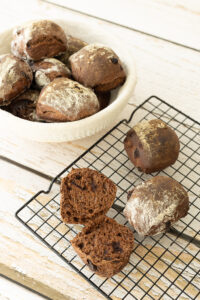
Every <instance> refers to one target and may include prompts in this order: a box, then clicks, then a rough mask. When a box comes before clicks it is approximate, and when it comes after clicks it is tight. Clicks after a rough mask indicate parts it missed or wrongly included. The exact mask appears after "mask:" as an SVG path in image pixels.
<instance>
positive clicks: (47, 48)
mask: <svg viewBox="0 0 200 300" xmlns="http://www.w3.org/2000/svg"><path fill="white" fill-rule="evenodd" d="M66 45H67V39H66V36H65V33H64V31H63V29H62V28H61V27H60V26H59V25H57V24H56V23H54V22H52V21H50V20H41V21H35V22H32V23H30V24H27V25H25V26H23V27H18V28H16V29H15V30H14V32H13V40H12V42H11V51H12V53H13V54H14V55H15V56H18V57H20V58H23V59H25V60H33V61H37V60H40V59H42V58H45V57H54V56H56V55H60V54H62V53H64V52H65V51H66V49H67V47H66Z"/></svg>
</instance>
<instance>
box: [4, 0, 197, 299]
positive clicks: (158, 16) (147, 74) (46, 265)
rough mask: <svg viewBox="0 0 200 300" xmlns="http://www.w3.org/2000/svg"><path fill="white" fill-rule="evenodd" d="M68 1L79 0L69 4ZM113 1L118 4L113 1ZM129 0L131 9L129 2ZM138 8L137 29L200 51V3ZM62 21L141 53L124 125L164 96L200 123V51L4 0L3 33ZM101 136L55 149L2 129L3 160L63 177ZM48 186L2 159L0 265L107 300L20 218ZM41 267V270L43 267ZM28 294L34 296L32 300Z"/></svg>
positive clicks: (70, 292)
mask: <svg viewBox="0 0 200 300" xmlns="http://www.w3.org/2000/svg"><path fill="white" fill-rule="evenodd" d="M65 2H66V3H69V2H70V3H72V1H67V0H66V1H65ZM73 3H76V1H73ZM81 3H82V4H81ZM83 3H84V4H83ZM92 3H93V4H94V3H95V5H96V3H97V4H98V3H100V2H99V1H92ZM101 3H103V2H101ZM106 3H107V4H108V5H110V4H109V1H106ZM112 3H114V1H112ZM121 3H123V4H122V7H123V8H124V1H122V2H121ZM131 4H132V5H133V8H132V9H131V14H129V15H130V17H131V21H132V26H134V27H135V28H137V29H139V30H143V31H147V32H150V33H152V34H155V35H159V36H162V37H163V38H170V39H173V40H175V41H176V42H178V43H182V44H188V45H190V46H191V47H192V46H193V47H195V48H199V45H200V38H199V37H200V17H199V15H200V2H199V0H163V1H159V0H148V1H147V0H137V1H136V0H132V1H131ZM78 5H84V7H83V8H85V6H86V1H79V4H78ZM89 9H90V8H89ZM96 12H98V13H99V14H101V15H102V14H104V12H105V9H103V10H100V9H98V10H96ZM108 12H109V15H110V16H111V17H110V18H113V12H112V10H108V9H107V10H106V14H107V13H108ZM121 12H123V14H122V13H121ZM121 16H122V17H123V18H124V16H126V15H125V13H124V10H123V9H122V10H120V14H119V17H121ZM55 17H57V18H60V17H63V18H68V17H70V18H71V17H73V18H74V19H78V20H79V21H81V20H87V21H88V20H92V22H97V23H98V24H99V25H100V26H101V27H102V29H103V30H106V31H108V32H109V33H112V34H114V35H115V36H116V37H118V38H119V39H120V40H123V41H125V42H124V46H125V47H129V48H130V49H131V51H132V53H133V54H134V57H135V60H136V64H137V70H138V83H137V86H136V90H135V93H134V94H133V95H132V96H131V97H130V99H129V103H128V105H127V106H126V108H125V109H124V111H123V112H122V113H121V114H120V115H118V116H116V122H118V121H119V120H121V119H122V118H124V117H126V118H127V116H129V115H130V112H131V111H132V110H133V109H134V108H135V107H136V106H137V105H139V104H141V103H142V102H143V101H144V100H145V99H146V98H147V97H149V96H151V95H152V94H156V95H157V96H160V97H161V98H163V99H164V100H166V101H167V102H168V103H170V104H171V105H174V106H175V107H177V108H178V109H180V110H182V111H183V112H185V113H186V114H189V115H190V116H191V117H193V118H194V119H197V120H199V119H200V83H199V79H200V54H199V53H198V52H195V51H191V50H188V49H186V48H183V47H179V46H176V45H173V44H170V43H167V42H164V41H161V40H158V39H156V38H153V37H149V36H145V35H142V34H140V33H137V32H134V31H131V30H128V29H125V28H122V27H120V26H116V25H113V24H108V23H106V22H103V21H100V20H95V19H93V18H90V17H87V16H84V15H81V14H78V13H75V12H72V11H70V10H64V9H59V8H56V7H55V6H54V5H50V4H46V3H43V2H41V1H36V0H30V1H25V0H19V1H13V0H1V9H0V29H1V30H4V29H6V28H7V27H10V26H14V24H18V23H21V22H23V21H25V20H30V19H34V18H55ZM114 17H116V16H114ZM127 20H128V18H127ZM147 20H149V21H147ZM158 21H159V23H158ZM103 133H105V132H103ZM103 133H102V134H103ZM99 136H100V135H95V136H92V137H91V138H87V139H82V140H78V141H75V142H72V143H59V144H56V145H55V144H51V143H35V142H30V141H27V140H25V139H22V138H18V137H17V136H15V135H12V134H9V133H8V132H7V131H6V130H5V131H1V132H0V155H4V156H6V157H8V158H9V159H11V160H14V161H17V162H18V163H21V164H23V165H25V166H27V167H30V168H33V169H35V170H37V171H39V172H44V173H45V174H48V175H50V176H55V175H56V174H57V173H59V172H60V171H61V170H62V169H63V168H64V167H66V166H67V165H68V164H69V163H71V162H72V161H73V160H74V159H75V158H77V157H78V156H79V155H80V154H81V153H82V152H83V151H85V150H86V149H87V148H88V147H89V146H90V145H91V144H92V143H94V142H95V141H96V140H97V139H98V138H99ZM48 184H49V182H48V181H47V180H44V179H42V178H41V177H39V176H37V175H35V174H33V173H30V172H28V171H25V170H23V169H20V168H18V167H15V166H13V165H12V164H9V163H7V162H4V161H2V160H0V265H1V264H5V266H6V267H7V269H9V268H10V267H11V268H13V271H14V273H15V280H19V281H20V280H21V281H23V278H24V272H25V273H26V276H28V277H29V278H31V279H33V280H35V281H36V280H37V281H38V282H40V284H41V285H42V284H46V285H47V286H48V288H49V290H51V288H52V287H54V288H55V290H56V292H62V295H64V296H63V299H67V297H69V296H70V297H72V298H73V299H78V300H80V295H81V297H82V298H81V299H87V300H88V299H92V300H94V298H95V299H98V297H99V299H102V297H100V296H99V294H98V293H97V292H96V291H95V289H93V288H92V287H91V286H90V285H88V284H87V283H86V282H85V281H83V280H81V279H80V278H79V277H78V276H76V274H75V273H74V272H72V270H71V269H70V268H69V267H67V266H66V264H64V263H63V262H61V261H60V260H59V258H58V257H56V256H55V255H54V254H53V253H52V251H50V250H49V249H48V248H47V247H45V246H44V245H43V244H41V243H40V241H38V240H37V239H36V238H35V237H33V235H32V234H31V233H30V232H29V231H27V230H25V228H24V227H23V226H22V225H21V224H20V223H19V222H18V221H17V220H16V219H15V218H14V213H15V211H16V210H17V209H18V208H19V207H20V206H21V205H23V204H24V203H25V202H26V201H27V200H28V199H29V198H30V197H31V196H32V195H34V194H35V193H36V192H37V191H38V190H40V189H41V188H46V187H47V186H48ZM18 251H19V253H20V256H19V253H18ZM24 258H26V259H24ZM38 264H39V267H40V269H37V267H38ZM14 266H15V267H14ZM16 266H17V268H16ZM41 266H42V267H41ZM7 269H6V270H7ZM63 278H67V281H66V283H65V285H63V280H62V279H63ZM2 282H4V283H3V285H2V286H4V288H1V297H4V298H3V299H7V298H8V299H9V297H11V296H10V295H9V293H10V290H12V289H14V290H15V288H14V287H15V285H13V284H12V283H10V282H7V280H3V281H0V287H1V284H2ZM17 290H18V289H16V291H17ZM20 293H21V294H19V295H20V297H18V298H15V300H18V299H19V300H21V299H23V298H24V297H25V299H27V300H29V299H32V298H31V297H32V296H31V293H29V291H24V290H23V289H21V288H20ZM27 293H28V295H30V297H29V296H28V297H27ZM78 295H79V296H78ZM6 297H7V298H6ZM34 297H35V295H34ZM11 299H12V298H11ZM34 299H36V298H34ZM184 300H185V299H184Z"/></svg>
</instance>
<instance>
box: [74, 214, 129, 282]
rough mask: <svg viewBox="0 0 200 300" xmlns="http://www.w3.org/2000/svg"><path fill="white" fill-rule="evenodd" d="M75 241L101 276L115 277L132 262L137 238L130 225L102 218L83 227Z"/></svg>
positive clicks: (79, 250)
mask: <svg viewBox="0 0 200 300" xmlns="http://www.w3.org/2000/svg"><path fill="white" fill-rule="evenodd" d="M71 243H72V246H73V248H74V250H75V251H76V252H77V254H78V255H79V256H80V257H81V259H82V260H83V262H84V263H85V264H86V265H88V267H89V268H90V270H91V271H93V272H95V273H96V274H97V275H99V276H103V277H112V276H113V275H115V274H116V273H118V272H120V271H121V270H122V269H123V267H124V266H125V265H126V264H127V263H128V261H129V258H130V255H131V253H132V251H133V246H134V237H133V233H132V231H131V230H130V229H129V228H127V227H126V226H123V225H120V224H118V223H117V222H116V221H115V220H113V219H110V218H108V217H101V218H99V219H96V221H95V222H94V223H91V224H90V225H88V226H86V227H85V228H83V230H82V231H81V232H80V233H79V234H78V235H77V236H76V237H75V238H74V239H73V240H72V241H71Z"/></svg>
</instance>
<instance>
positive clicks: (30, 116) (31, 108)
mask: <svg viewBox="0 0 200 300" xmlns="http://www.w3.org/2000/svg"><path fill="white" fill-rule="evenodd" d="M38 97H39V91H37V90H28V91H26V92H25V93H23V94H21V95H20V96H18V97H17V98H15V99H14V100H13V101H12V103H11V104H10V105H8V106H7V111H9V112H10V113H11V114H13V115H15V116H17V117H19V118H22V119H25V120H29V121H38V118H37V115H36V103H37V100H38Z"/></svg>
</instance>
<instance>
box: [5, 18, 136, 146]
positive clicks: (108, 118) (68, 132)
mask: <svg viewBox="0 0 200 300" xmlns="http://www.w3.org/2000/svg"><path fill="white" fill-rule="evenodd" d="M52 21H54V22H56V23H57V24H59V25H60V26H61V27H62V28H63V29H64V31H65V32H66V34H71V35H73V36H75V37H78V38H80V39H83V40H84V41H86V42H88V43H96V42H97V43H102V44H104V45H106V46H109V47H110V48H112V49H113V50H114V51H115V52H116V53H117V55H118V56H119V57H120V59H121V61H122V63H123V67H124V69H125V72H126V75H127V79H126V82H125V83H124V84H123V86H121V87H120V88H118V89H117V90H115V91H114V92H113V93H112V97H111V104H110V105H109V106H107V107H106V108H105V109H103V110H101V111H99V112H98V113H96V114H94V115H92V116H90V117H87V118H85V119H82V120H78V121H74V122H62V123H39V122H31V121H27V120H23V119H20V118H18V117H15V116H13V115H11V114H10V113H8V112H6V111H3V110H0V128H1V129H2V130H12V131H13V132H14V133H15V134H16V135H19V136H22V137H25V138H28V139H31V140H36V141H40V142H64V141H72V140H76V139H80V138H84V137H86V136H90V135H92V134H95V133H97V132H98V131H100V130H102V129H104V128H106V127H108V126H110V125H113V124H114V123H115V120H116V116H118V115H119V114H120V113H121V111H122V110H123V108H124V107H125V105H126V104H127V102H128V100H129V97H130V95H131V94H132V93H133V91H134V88H135V84H136V71H135V63H134V59H133V57H132V55H131V53H130V52H129V51H127V47H126V46H125V45H124V43H123V42H122V41H121V40H118V39H116V38H115V37H113V35H111V34H107V33H106V32H104V31H102V30H101V29H100V26H97V25H94V23H92V24H91V23H90V22H77V21H73V20H69V19H66V20H63V19H62V20H61V19H59V20H58V19H52ZM20 25H21V24H20ZM12 31H13V28H11V29H9V30H6V31H4V32H1V33H0V55H1V54H5V53H8V52H10V42H11V39H12Z"/></svg>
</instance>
